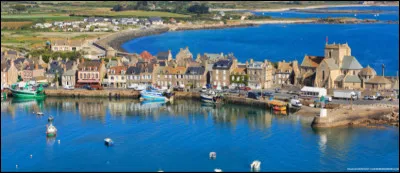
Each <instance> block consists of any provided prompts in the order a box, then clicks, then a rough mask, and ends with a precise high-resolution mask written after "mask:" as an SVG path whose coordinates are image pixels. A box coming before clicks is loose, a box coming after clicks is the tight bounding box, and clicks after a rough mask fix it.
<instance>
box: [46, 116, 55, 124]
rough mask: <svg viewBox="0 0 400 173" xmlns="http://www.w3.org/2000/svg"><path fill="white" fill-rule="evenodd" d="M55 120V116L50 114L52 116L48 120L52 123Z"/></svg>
mask: <svg viewBox="0 0 400 173" xmlns="http://www.w3.org/2000/svg"><path fill="white" fill-rule="evenodd" d="M53 120H54V118H53V116H51V115H50V117H49V118H47V121H48V122H49V123H52V122H53Z"/></svg>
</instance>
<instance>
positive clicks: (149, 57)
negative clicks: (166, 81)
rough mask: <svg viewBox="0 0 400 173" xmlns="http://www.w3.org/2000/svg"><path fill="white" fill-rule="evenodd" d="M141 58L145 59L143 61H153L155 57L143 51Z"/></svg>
mask: <svg viewBox="0 0 400 173" xmlns="http://www.w3.org/2000/svg"><path fill="white" fill-rule="evenodd" d="M140 56H141V57H142V58H143V59H145V60H146V59H147V60H150V59H153V55H151V54H150V53H149V52H147V51H143V52H142V53H141V54H140Z"/></svg>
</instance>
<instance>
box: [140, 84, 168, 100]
mask: <svg viewBox="0 0 400 173" xmlns="http://www.w3.org/2000/svg"><path fill="white" fill-rule="evenodd" d="M140 95H141V97H142V98H143V99H144V100H153V101H170V100H172V98H173V97H172V95H171V94H164V93H163V92H161V91H159V90H157V89H155V88H152V87H150V88H148V89H146V90H143V91H141V92H140Z"/></svg>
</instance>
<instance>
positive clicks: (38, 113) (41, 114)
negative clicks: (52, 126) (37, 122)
mask: <svg viewBox="0 0 400 173" xmlns="http://www.w3.org/2000/svg"><path fill="white" fill-rule="evenodd" d="M36 115H39V116H43V115H44V113H43V112H37V113H36Z"/></svg>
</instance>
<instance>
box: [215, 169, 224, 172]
mask: <svg viewBox="0 0 400 173" xmlns="http://www.w3.org/2000/svg"><path fill="white" fill-rule="evenodd" d="M214 172H222V170H221V169H214Z"/></svg>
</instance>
